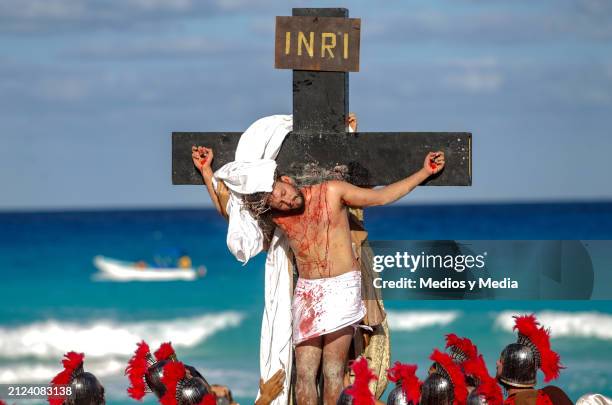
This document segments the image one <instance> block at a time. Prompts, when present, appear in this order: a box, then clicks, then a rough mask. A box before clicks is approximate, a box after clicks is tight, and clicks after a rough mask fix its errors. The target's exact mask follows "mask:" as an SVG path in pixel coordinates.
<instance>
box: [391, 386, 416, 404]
mask: <svg viewBox="0 0 612 405" xmlns="http://www.w3.org/2000/svg"><path fill="white" fill-rule="evenodd" d="M410 404H412V402H408V401H407V400H406V394H404V390H403V389H402V384H401V383H396V384H395V388H393V390H392V391H391V392H390V393H389V396H388V397H387V405H410ZM413 405H416V404H413Z"/></svg>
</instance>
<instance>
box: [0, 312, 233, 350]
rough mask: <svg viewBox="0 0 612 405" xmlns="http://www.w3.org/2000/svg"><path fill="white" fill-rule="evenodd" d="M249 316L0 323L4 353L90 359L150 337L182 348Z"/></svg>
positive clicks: (151, 340) (153, 343)
mask: <svg viewBox="0 0 612 405" xmlns="http://www.w3.org/2000/svg"><path fill="white" fill-rule="evenodd" d="M243 318H244V316H243V315H242V314H241V313H238V312H221V313H217V314H207V315H202V316H196V317H190V318H175V319H171V320H168V321H159V320H156V321H139V322H119V321H112V320H96V321H93V322H88V323H85V324H80V323H77V322H66V321H58V320H48V321H41V322H34V323H30V324H27V325H22V326H18V327H13V328H7V327H0V359H2V358H4V359H19V358H39V359H57V360H58V361H59V359H61V357H62V356H63V354H64V353H66V352H67V351H69V350H74V351H78V352H84V353H86V356H87V358H88V359H90V358H96V357H99V358H101V357H108V356H122V357H127V356H130V355H131V354H132V353H133V352H134V350H135V348H136V343H137V342H139V341H140V340H142V339H144V340H146V341H147V343H149V345H150V346H151V348H152V349H153V348H154V347H157V345H159V344H160V343H161V342H166V341H172V345H173V346H174V347H176V348H180V347H193V346H196V345H198V344H199V343H201V342H202V341H204V340H205V339H207V338H209V337H210V336H212V335H214V334H215V333H217V332H220V331H222V330H224V329H227V328H232V327H236V326H238V325H240V322H241V321H242V320H243Z"/></svg>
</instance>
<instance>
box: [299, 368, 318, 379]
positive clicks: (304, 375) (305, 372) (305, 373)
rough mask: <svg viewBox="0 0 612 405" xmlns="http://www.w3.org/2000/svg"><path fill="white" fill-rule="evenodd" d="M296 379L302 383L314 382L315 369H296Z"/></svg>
mask: <svg viewBox="0 0 612 405" xmlns="http://www.w3.org/2000/svg"><path fill="white" fill-rule="evenodd" d="M296 377H297V379H298V380H299V381H302V382H309V381H315V380H316V378H317V370H316V369H315V367H297V370H296Z"/></svg>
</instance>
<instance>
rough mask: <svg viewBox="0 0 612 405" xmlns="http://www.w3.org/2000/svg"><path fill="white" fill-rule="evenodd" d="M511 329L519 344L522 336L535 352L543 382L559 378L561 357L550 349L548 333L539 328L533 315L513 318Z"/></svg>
mask: <svg viewBox="0 0 612 405" xmlns="http://www.w3.org/2000/svg"><path fill="white" fill-rule="evenodd" d="M513 329H515V330H518V333H519V343H523V342H521V335H522V336H523V337H524V338H525V339H527V340H528V342H526V343H527V345H528V346H529V347H531V348H532V349H534V350H535V351H536V359H537V360H538V363H539V367H540V369H541V370H542V372H543V373H544V382H549V381H551V380H554V379H555V378H557V377H559V372H560V371H561V369H562V368H563V366H561V357H560V356H559V354H558V353H557V352H555V351H553V350H552V349H551V347H550V331H549V330H547V329H544V327H542V326H540V323H539V322H538V320H537V319H536V317H535V315H533V314H532V315H524V316H515V317H514V328H513ZM529 343H531V344H529Z"/></svg>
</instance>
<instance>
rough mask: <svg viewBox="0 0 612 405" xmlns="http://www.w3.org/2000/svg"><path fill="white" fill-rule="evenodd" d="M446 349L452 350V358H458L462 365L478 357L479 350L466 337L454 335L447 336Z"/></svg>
mask: <svg viewBox="0 0 612 405" xmlns="http://www.w3.org/2000/svg"><path fill="white" fill-rule="evenodd" d="M445 348H446V349H449V348H450V349H451V352H453V354H451V357H453V358H455V357H456V358H458V360H459V362H460V363H463V362H464V361H466V360H469V359H473V358H475V357H476V356H478V348H477V347H476V345H474V343H472V341H471V340H470V339H468V338H466V337H459V336H457V335H455V334H454V333H449V334H448V335H446V347H445Z"/></svg>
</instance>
